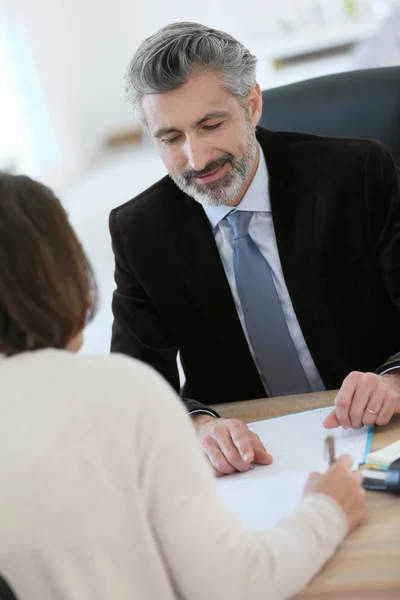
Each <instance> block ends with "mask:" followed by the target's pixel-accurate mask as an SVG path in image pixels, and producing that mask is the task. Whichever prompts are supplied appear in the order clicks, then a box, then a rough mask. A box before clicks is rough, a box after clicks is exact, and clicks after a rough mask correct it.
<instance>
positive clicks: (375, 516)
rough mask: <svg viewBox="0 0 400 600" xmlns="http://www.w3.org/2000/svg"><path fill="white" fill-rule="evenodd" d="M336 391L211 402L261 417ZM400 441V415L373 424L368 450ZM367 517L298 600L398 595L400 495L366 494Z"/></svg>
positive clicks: (328, 399) (310, 404)
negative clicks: (378, 423) (383, 423)
mask: <svg viewBox="0 0 400 600" xmlns="http://www.w3.org/2000/svg"><path fill="white" fill-rule="evenodd" d="M334 396H335V393H334V392H322V393H317V394H307V395H303V396H286V397H283V398H267V399H265V400H249V401H247V402H233V403H230V404H219V405H215V406H213V408H215V410H217V411H218V412H219V414H220V415H221V416H224V417H231V418H232V417H234V418H237V419H241V420H243V421H246V422H251V421H260V420H261V419H269V418H271V417H278V416H281V415H287V414H290V413H295V412H300V411H302V410H308V409H311V408H319V407H323V406H329V405H331V404H332V403H333V399H334ZM398 439H400V418H399V417H398V418H396V419H394V420H393V421H392V422H391V423H390V424H389V425H386V426H385V427H377V428H376V429H375V432H374V437H373V440H372V449H373V450H378V449H379V448H382V447H383V446H386V445H387V444H390V443H391V442H394V441H395V440H398ZM367 503H368V513H369V514H368V518H367V520H366V521H365V522H364V524H363V525H361V526H360V527H359V528H358V529H357V530H356V531H354V532H353V533H352V535H351V536H350V537H349V538H347V539H346V540H345V541H344V542H343V544H342V546H341V547H340V549H339V551H338V552H337V554H336V555H335V556H334V557H333V558H332V560H331V561H330V562H329V563H328V564H327V565H326V566H325V567H324V569H323V570H322V572H321V573H320V574H319V575H318V576H317V577H316V578H315V579H314V581H313V582H312V583H311V584H310V585H309V586H308V588H307V589H306V590H305V591H304V592H302V593H301V594H300V595H299V596H297V598H318V599H319V598H334V599H336V598H337V599H338V600H339V599H340V600H347V599H351V600H364V599H367V598H369V599H372V598H373V599H374V600H382V599H386V598H390V599H394V598H399V599H400V498H396V497H394V496H391V495H389V494H385V493H382V492H367ZM288 576H289V574H288Z"/></svg>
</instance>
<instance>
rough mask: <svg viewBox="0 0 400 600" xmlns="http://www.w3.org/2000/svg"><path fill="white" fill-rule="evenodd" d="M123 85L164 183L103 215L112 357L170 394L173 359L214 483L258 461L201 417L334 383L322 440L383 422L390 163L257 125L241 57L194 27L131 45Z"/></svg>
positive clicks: (396, 359) (399, 333) (229, 422)
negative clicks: (109, 256)
mask: <svg viewBox="0 0 400 600" xmlns="http://www.w3.org/2000/svg"><path fill="white" fill-rule="evenodd" d="M126 80H127V95H128V98H129V100H130V101H131V102H132V104H133V105H134V107H135V108H136V109H137V110H138V112H139V114H140V116H141V118H142V121H143V123H144V124H145V126H146V127H147V128H148V130H149V133H150V135H151V137H152V139H153V141H154V144H155V146H156V148H157V150H158V152H159V154H160V156H161V158H162V160H163V162H164V164H165V166H166V168H167V170H168V173H169V176H167V177H164V178H163V179H161V180H160V181H159V182H157V183H155V184H154V185H153V186H152V187H151V188H149V189H148V190H146V191H144V192H143V193H142V194H140V195H139V196H138V197H137V198H134V199H133V200H131V201H129V202H128V203H126V204H124V205H123V206H121V207H119V208H117V209H115V210H114V211H112V213H111V216H110V230H111V236H112V241H113V249H114V254H115V280H116V284H117V289H116V291H115V293H114V298H113V312H114V325H113V336H112V346H111V349H112V351H115V352H122V353H125V354H128V355H130V356H133V357H136V358H138V359H139V360H142V361H144V362H146V363H148V364H149V365H151V366H152V367H154V368H155V369H157V370H158V371H159V372H160V373H161V374H162V375H163V376H164V377H165V378H166V379H167V380H168V381H169V382H170V383H171V385H172V386H173V387H174V388H175V389H176V390H177V391H178V390H179V375H178V369H177V353H178V352H179V353H180V357H181V362H182V366H183V369H184V371H185V376H186V381H185V385H184V387H183V390H182V397H183V400H184V402H185V404H186V406H187V408H188V411H189V412H190V414H191V415H192V419H193V423H194V426H195V428H196V431H197V434H198V437H199V440H200V442H201V444H202V446H203V448H204V451H205V453H206V455H207V457H208V459H209V461H210V463H211V465H212V467H213V469H214V472H215V474H217V475H221V474H228V473H232V472H234V471H246V470H247V469H249V468H250V465H251V463H252V462H253V461H256V462H258V463H261V464H269V463H270V462H271V460H272V458H271V456H270V455H269V454H268V453H267V451H266V450H265V448H264V447H263V446H262V444H261V442H260V440H259V439H258V437H257V436H256V435H255V434H254V433H252V432H250V431H249V430H248V429H247V427H246V425H245V424H244V423H242V422H241V421H238V420H236V419H219V418H218V415H217V414H216V413H215V412H214V411H213V410H212V409H211V408H210V405H212V404H214V403H220V402H230V401H238V400H247V399H251V398H262V397H265V396H268V397H270V396H283V395H288V394H295V393H307V392H312V391H318V390H323V389H335V388H339V387H340V388H341V389H340V391H339V393H338V395H337V398H336V401H335V407H334V410H333V411H332V413H331V415H330V416H329V417H328V418H327V419H326V422H325V426H326V427H337V426H339V425H342V426H343V427H345V428H348V427H354V428H358V427H361V426H362V425H363V424H365V425H371V424H373V423H377V424H384V423H387V422H388V421H389V420H390V419H391V417H392V415H393V414H394V413H397V412H400V377H399V375H398V369H399V368H400V354H397V355H395V353H396V352H397V351H398V347H399V339H400V320H399V307H400V286H399V281H400V261H399V258H398V257H399V256H400V229H399V227H398V223H399V221H400V201H399V196H400V185H399V179H398V175H397V171H396V165H395V164H394V161H393V159H392V157H391V156H390V155H389V154H388V153H387V151H386V150H385V149H384V148H382V147H381V146H380V145H379V144H377V143H374V142H369V141H361V140H344V139H330V138H323V137H314V136H308V135H303V134H295V133H277V132H272V131H268V130H265V129H262V128H261V127H258V123H259V120H260V117H261V112H262V95H261V90H260V87H259V85H258V84H257V80H256V58H255V57H254V56H252V55H251V53H250V52H249V51H248V50H247V49H246V48H245V47H244V46H243V45H242V44H241V43H240V42H238V41H237V40H235V39H234V38H232V37H231V36H230V35H228V34H226V33H224V32H221V31H216V30H214V29H210V28H209V27H205V26H203V25H199V24H196V23H175V24H172V25H168V26H167V27H164V28H163V29H161V30H160V31H159V32H157V33H156V34H155V35H153V36H151V37H150V38H149V39H147V40H145V41H144V42H143V44H142V45H141V46H140V48H139V49H138V51H137V52H136V54H135V56H134V57H133V59H132V61H131V63H130V64H129V67H128V71H127V75H126ZM391 355H395V356H392V358H391V359H389V358H388V357H389V356H391ZM380 365H381V366H380ZM343 380H344V381H343Z"/></svg>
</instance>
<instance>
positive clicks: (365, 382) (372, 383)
mask: <svg viewBox="0 0 400 600" xmlns="http://www.w3.org/2000/svg"><path fill="white" fill-rule="evenodd" d="M383 390H384V386H381V385H380V378H379V377H378V376H377V375H375V374H374V373H364V374H363V375H362V376H361V378H360V379H359V381H358V385H357V389H356V391H355V394H354V396H353V402H352V403H351V407H350V411H349V417H350V423H351V426H352V428H353V429H360V428H361V427H362V426H363V424H364V423H363V418H364V417H365V416H366V415H367V414H368V412H367V413H366V412H365V409H366V408H367V406H368V407H369V408H370V409H371V410H375V409H374V406H379V408H380V407H381V406H382V402H383ZM370 404H371V406H370ZM378 410H379V409H378ZM376 412H377V411H376Z"/></svg>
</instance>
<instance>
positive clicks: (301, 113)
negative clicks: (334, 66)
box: [260, 67, 400, 164]
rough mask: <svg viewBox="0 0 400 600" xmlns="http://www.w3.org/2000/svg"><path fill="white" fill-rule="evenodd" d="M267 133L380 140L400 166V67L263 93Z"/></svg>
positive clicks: (263, 121) (293, 85) (263, 119)
mask: <svg viewBox="0 0 400 600" xmlns="http://www.w3.org/2000/svg"><path fill="white" fill-rule="evenodd" d="M263 103H264V108H263V115H262V118H261V121H260V125H261V126H262V127H267V128H268V129H275V130H276V131H296V132H299V133H311V134H314V135H328V136H338V137H354V138H365V139H371V140H378V141H379V142H381V143H382V144H383V145H384V146H386V148H387V149H388V150H389V151H390V152H391V153H392V155H393V157H394V158H395V160H396V162H397V164H400V67H385V68H379V69H364V70H361V71H352V72H349V73H338V74H335V75H327V76H325V77H318V78H316V79H310V80H307V81H301V82H299V83H293V84H290V85H285V86H283V87H280V88H275V89H272V90H266V91H264V92H263Z"/></svg>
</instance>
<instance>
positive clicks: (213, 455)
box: [202, 437, 236, 475]
mask: <svg viewBox="0 0 400 600" xmlns="http://www.w3.org/2000/svg"><path fill="white" fill-rule="evenodd" d="M202 445H203V450H204V452H205V453H206V456H207V458H208V460H209V461H210V463H211V465H212V466H213V467H214V469H215V470H216V471H217V472H218V473H220V474H221V475H230V474H231V473H234V472H235V471H236V468H235V467H233V466H232V465H231V464H230V463H229V462H228V461H227V460H226V458H225V456H224V455H223V454H222V452H221V450H220V449H219V447H218V443H217V442H216V441H215V440H214V439H212V438H209V437H206V438H204V440H203V443H202Z"/></svg>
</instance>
